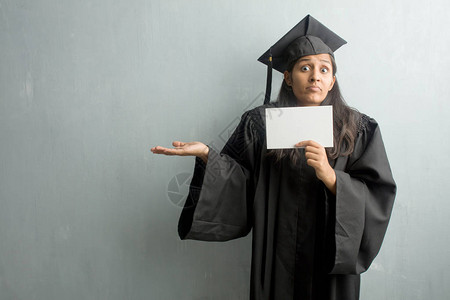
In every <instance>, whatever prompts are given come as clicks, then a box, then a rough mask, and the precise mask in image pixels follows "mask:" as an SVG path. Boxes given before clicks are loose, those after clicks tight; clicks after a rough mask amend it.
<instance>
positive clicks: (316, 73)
mask: <svg viewBox="0 0 450 300" xmlns="http://www.w3.org/2000/svg"><path fill="white" fill-rule="evenodd" d="M319 72H320V71H319V70H316V68H314V69H313V71H312V72H311V76H310V78H309V81H310V82H315V81H319V80H320V76H319V74H320V73H319Z"/></svg>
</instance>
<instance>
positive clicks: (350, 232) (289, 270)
mask: <svg viewBox="0 0 450 300" xmlns="http://www.w3.org/2000/svg"><path fill="white" fill-rule="evenodd" d="M272 106H274V104H267V105H263V106H260V107H257V108H255V109H252V110H250V111H247V112H245V113H244V114H243V115H242V118H241V121H240V123H239V125H238V126H237V128H236V130H235V131H234V133H233V134H232V136H231V137H230V139H229V140H228V142H227V143H226V145H225V146H224V148H223V149H222V151H221V152H220V154H219V153H218V152H216V151H215V150H214V149H212V148H211V147H210V149H209V155H208V162H207V163H206V164H205V163H204V162H203V161H202V160H201V159H199V158H196V160H195V167H194V174H193V178H192V181H191V184H190V191H189V195H188V197H187V199H186V203H185V207H184V209H183V211H182V213H181V216H180V220H179V224H178V232H179V235H180V238H181V239H195V240H203V241H227V240H231V239H236V238H239V237H243V236H246V235H247V234H248V233H249V232H250V231H251V230H252V264H251V282H250V299H257V300H266V299H276V300H278V299H283V300H284V299H305V300H307V299H316V300H317V299H320V300H322V299H326V300H328V299H330V300H331V299H332V300H353V299H359V287H360V275H359V274H360V273H362V272H364V271H365V270H367V269H368V267H369V266H370V264H371V262H372V260H373V259H374V258H375V256H376V255H377V253H378V251H379V249H380V246H381V243H382V241H383V237H384V234H385V232H386V228H387V225H388V221H389V217H390V215H391V210H392V205H393V201H394V197H395V193H396V185H395V182H394V180H393V178H392V174H391V170H390V167H389V162H388V159H387V156H386V152H385V149H384V145H383V141H382V139H381V134H380V129H379V127H378V125H377V123H376V122H375V120H373V119H371V118H369V117H367V116H366V115H364V114H361V115H360V117H359V118H360V121H359V126H358V127H359V128H358V134H357V138H356V141H355V148H354V151H353V153H352V154H351V155H350V156H348V157H339V158H337V159H336V160H333V161H330V164H331V165H332V166H333V168H334V170H335V172H336V178H337V179H336V196H334V195H333V194H331V193H330V192H329V191H328V189H327V188H326V187H325V185H324V184H323V183H322V182H321V181H319V180H318V179H317V178H316V176H315V172H314V169H313V168H312V167H310V166H308V165H307V164H306V161H305V159H304V158H303V159H301V160H300V161H299V162H298V163H297V164H296V165H294V164H292V163H291V161H290V160H289V159H284V160H282V161H281V163H278V164H276V163H274V160H273V158H271V157H270V156H267V155H266V154H267V149H266V148H267V147H266V135H265V117H264V116H265V108H266V107H272ZM298 151H303V150H301V149H299V150H298ZM301 157H304V156H303V155H301Z"/></svg>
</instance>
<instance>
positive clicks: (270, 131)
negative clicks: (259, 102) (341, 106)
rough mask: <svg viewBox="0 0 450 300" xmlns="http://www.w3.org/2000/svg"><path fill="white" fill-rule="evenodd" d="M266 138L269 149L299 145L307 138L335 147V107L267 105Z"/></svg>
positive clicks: (324, 145) (325, 145)
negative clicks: (271, 106) (269, 106)
mask: <svg viewBox="0 0 450 300" xmlns="http://www.w3.org/2000/svg"><path fill="white" fill-rule="evenodd" d="M266 137H267V149H289V148H296V147H294V145H295V144H297V143H298V142H301V141H306V140H313V141H315V142H317V143H319V144H321V145H322V146H323V147H333V107H332V106H331V105H326V106H304V107H277V108H266Z"/></svg>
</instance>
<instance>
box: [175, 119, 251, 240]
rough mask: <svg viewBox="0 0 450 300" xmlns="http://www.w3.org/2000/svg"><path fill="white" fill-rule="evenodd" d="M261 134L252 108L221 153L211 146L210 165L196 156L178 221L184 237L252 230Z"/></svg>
mask: <svg viewBox="0 0 450 300" xmlns="http://www.w3.org/2000/svg"><path fill="white" fill-rule="evenodd" d="M257 135H258V133H257V128H256V125H255V122H254V120H253V117H252V113H251V111H248V112H246V113H244V114H243V115H242V117H241V120H240V123H239V125H238V126H237V128H236V129H235V131H234V132H233V134H232V135H231V137H230V138H229V140H228V141H227V143H226V144H225V146H224V148H223V149H222V151H221V152H220V153H218V152H216V151H215V150H214V149H213V148H212V147H209V146H208V147H209V154H208V161H207V163H206V164H205V163H204V162H203V160H201V159H200V158H198V157H196V159H195V166H194V173H193V177H192V180H191V183H190V187H189V194H188V196H187V199H186V202H185V205H184V208H183V211H182V212H181V216H180V219H179V222H178V234H179V236H180V238H181V239H182V240H184V239H193V240H202V241H227V240H231V239H235V238H239V237H243V236H246V235H247V234H248V233H249V232H250V230H251V227H252V224H253V222H252V219H251V218H252V206H253V196H254V190H255V179H254V176H253V174H254V173H255V171H256V170H255V162H256V161H258V160H257V159H258V155H260V154H259V153H260V150H259V147H260V145H259V142H258V136H257ZM256 174H257V173H256Z"/></svg>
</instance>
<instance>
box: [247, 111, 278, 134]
mask: <svg viewBox="0 0 450 300" xmlns="http://www.w3.org/2000/svg"><path fill="white" fill-rule="evenodd" d="M276 107H278V105H277V104H276V103H269V104H264V105H260V106H257V107H254V108H252V109H249V110H247V111H246V112H244V113H243V114H242V116H241V123H243V124H246V125H247V126H249V127H251V129H252V130H255V131H257V132H258V133H259V134H263V133H264V134H265V130H266V117H265V116H266V108H276Z"/></svg>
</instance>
